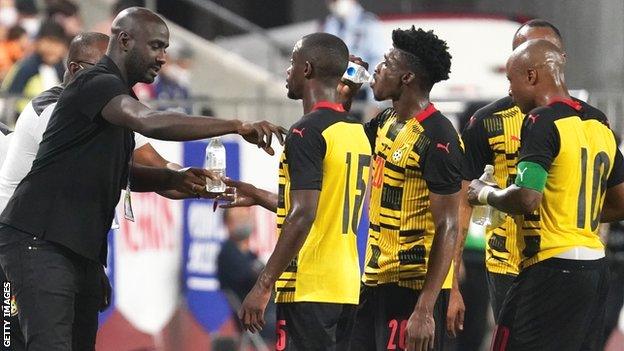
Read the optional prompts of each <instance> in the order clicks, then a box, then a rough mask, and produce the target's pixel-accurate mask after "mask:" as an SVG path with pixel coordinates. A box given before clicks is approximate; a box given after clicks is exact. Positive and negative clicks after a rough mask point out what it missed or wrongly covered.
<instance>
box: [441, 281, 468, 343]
mask: <svg viewBox="0 0 624 351" xmlns="http://www.w3.org/2000/svg"><path fill="white" fill-rule="evenodd" d="M465 312H466V305H464V298H463V297H462V295H461V293H460V292H459V289H456V288H453V289H451V295H450V297H449V305H448V311H447V312H446V331H447V332H448V334H449V335H450V336H452V337H454V338H456V337H457V335H459V333H460V332H461V331H463V330H464V313H465Z"/></svg>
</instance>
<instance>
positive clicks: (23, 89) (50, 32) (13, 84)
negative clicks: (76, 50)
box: [2, 20, 68, 113]
mask: <svg viewBox="0 0 624 351" xmlns="http://www.w3.org/2000/svg"><path fill="white" fill-rule="evenodd" d="M67 43H68V42H67V36H66V35H65V30H64V29H63V27H61V25H59V24H58V23H56V22H54V21H51V20H50V21H46V22H45V23H43V24H42V25H41V28H40V30H39V33H38V34H37V38H36V40H35V51H34V52H33V53H32V54H31V55H30V56H27V57H25V58H24V59H23V60H21V61H19V62H18V63H16V64H15V65H14V66H13V68H11V70H10V72H9V73H8V75H7V76H6V77H5V79H4V81H3V82H2V90H3V91H4V92H8V93H9V94H15V95H22V96H23V99H21V100H20V101H18V104H17V112H18V113H19V112H21V111H22V110H23V109H24V107H25V106H26V104H27V103H28V101H29V100H30V99H32V98H33V97H35V96H36V95H37V94H39V93H41V92H43V91H44V90H47V89H50V88H51V87H53V86H55V85H58V84H60V82H61V81H62V80H63V71H64V70H65V69H64V65H63V58H64V57H65V54H66V53H67V45H68V44H67Z"/></svg>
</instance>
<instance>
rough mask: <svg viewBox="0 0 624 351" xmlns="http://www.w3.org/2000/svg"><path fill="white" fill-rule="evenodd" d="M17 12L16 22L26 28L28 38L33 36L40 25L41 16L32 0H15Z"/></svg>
mask: <svg viewBox="0 0 624 351" xmlns="http://www.w3.org/2000/svg"><path fill="white" fill-rule="evenodd" d="M15 8H16V9H17V12H18V19H17V24H19V25H20V26H21V27H22V28H24V29H25V30H26V33H28V36H29V37H30V38H35V37H36V35H37V33H38V32H39V27H40V25H41V17H40V16H39V10H38V9H37V5H36V4H35V1H34V0H15Z"/></svg>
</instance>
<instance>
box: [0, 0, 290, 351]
mask: <svg viewBox="0 0 624 351" xmlns="http://www.w3.org/2000/svg"><path fill="white" fill-rule="evenodd" d="M112 32H113V36H112V37H111V39H110V41H109V43H108V48H107V54H106V55H105V56H104V57H103V58H102V59H101V60H100V61H99V62H98V63H97V64H96V65H95V66H93V67H92V68H89V69H86V70H84V71H83V72H82V73H80V74H78V75H77V76H76V77H75V79H74V80H73V81H72V82H71V83H69V84H68V85H67V87H66V88H65V90H64V91H63V93H62V94H61V96H60V98H59V100H58V103H57V105H56V107H55V108H54V111H53V112H52V115H51V117H50V121H49V123H48V125H47V128H46V131H45V133H44V135H43V139H42V141H41V143H40V144H39V150H38V153H37V156H36V158H35V160H34V161H33V165H32V169H31V170H30V172H29V173H28V175H26V177H25V178H24V179H23V180H22V182H21V183H20V184H19V185H18V187H17V188H16V189H15V192H14V194H13V196H12V197H11V199H10V200H9V202H8V204H7V206H6V208H5V209H4V211H3V212H2V214H1V215H0V223H1V224H2V226H1V227H0V264H1V265H2V268H3V269H4V271H5V273H6V274H7V277H8V278H9V280H10V281H12V282H13V285H14V286H13V287H14V289H15V292H16V298H17V304H18V306H19V308H20V324H21V326H22V328H23V330H24V334H25V338H26V343H27V346H28V349H29V350H71V349H74V350H92V349H94V347H95V335H96V331H97V312H98V309H99V308H100V306H101V304H100V302H101V300H102V297H101V294H102V289H101V285H102V284H101V281H100V277H101V274H100V272H101V269H102V265H103V264H105V262H106V254H107V252H106V248H107V233H108V230H109V228H110V224H111V222H112V220H113V217H114V209H115V206H116V204H117V202H118V200H119V194H120V190H121V189H124V188H125V189H126V190H127V191H126V194H130V190H133V191H160V190H170V189H174V188H175V187H176V186H177V183H178V182H177V180H178V179H179V177H180V173H178V172H173V171H171V170H167V169H162V168H151V167H144V166H141V165H138V164H137V163H136V162H134V160H133V158H132V151H133V149H134V145H135V143H134V133H133V131H137V132H139V133H141V134H143V135H146V136H149V137H154V138H159V139H165V140H193V139H203V138H207V137H213V136H218V135H223V134H230V133H237V134H239V135H241V136H243V137H244V138H245V139H246V140H248V141H250V142H253V143H255V144H258V146H259V147H262V148H264V149H265V150H266V151H267V152H269V153H273V150H272V149H271V148H270V144H271V139H272V134H276V136H277V137H278V139H281V137H282V135H281V134H280V133H281V131H282V130H281V128H280V127H277V126H274V125H272V124H270V123H268V122H258V123H243V122H241V121H238V120H221V119H216V118H208V117H203V116H187V115H185V114H180V113H175V112H156V111H152V110H150V109H149V108H147V107H146V106H144V105H142V104H141V103H140V102H138V101H137V99H136V97H135V96H134V94H133V92H132V90H131V88H132V86H133V85H134V84H135V83H137V82H145V83H151V82H152V81H153V80H154V78H155V77H156V75H157V74H158V71H159V70H160V67H161V66H162V65H163V64H165V49H166V48H167V46H168V45H169V31H168V29H167V26H166V25H165V23H164V21H163V20H162V19H161V18H160V17H159V16H157V15H156V14H154V13H152V12H151V11H149V10H147V9H144V8H130V9H127V10H125V11H123V12H122V13H120V14H119V15H118V17H117V18H116V19H115V21H114V23H113V28H112ZM82 63H83V64H84V63H86V62H82ZM78 64H80V63H78ZM280 141H281V140H280ZM202 175H203V176H207V175H206V174H202ZM51 184H53V185H51ZM202 184H205V180H203V179H202V178H200V176H199V174H198V175H197V176H196V177H195V178H194V179H191V181H189V182H185V183H184V186H185V189H187V190H188V191H191V190H192V191H195V192H199V190H200V189H202ZM124 204H125V206H124V208H125V210H126V211H125V217H126V218H129V219H132V218H133V215H132V207H131V201H130V199H129V195H128V196H127V197H126V198H125V202H124ZM23 257H28V258H29V259H28V260H26V261H24V260H23V259H22V258H23Z"/></svg>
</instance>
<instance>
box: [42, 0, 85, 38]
mask: <svg viewBox="0 0 624 351" xmlns="http://www.w3.org/2000/svg"><path fill="white" fill-rule="evenodd" d="M46 14H47V16H48V18H49V19H52V20H54V21H55V22H56V23H58V24H60V25H61V26H63V29H65V34H67V36H68V37H69V39H72V38H73V37H75V36H76V35H77V34H78V33H80V32H82V19H81V18H80V12H79V8H78V6H77V5H76V4H74V3H73V2H71V1H69V0H46Z"/></svg>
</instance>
